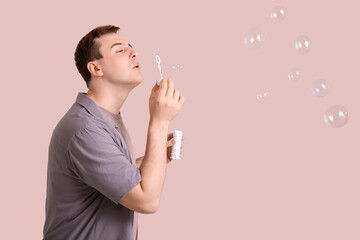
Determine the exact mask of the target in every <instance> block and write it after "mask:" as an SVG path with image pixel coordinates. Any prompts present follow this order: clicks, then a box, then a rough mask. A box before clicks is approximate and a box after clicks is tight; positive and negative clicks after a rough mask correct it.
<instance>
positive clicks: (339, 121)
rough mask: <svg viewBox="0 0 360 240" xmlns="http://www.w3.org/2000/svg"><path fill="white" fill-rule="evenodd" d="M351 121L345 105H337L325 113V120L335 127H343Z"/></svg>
mask: <svg viewBox="0 0 360 240" xmlns="http://www.w3.org/2000/svg"><path fill="white" fill-rule="evenodd" d="M348 121H349V114H348V111H347V109H346V108H345V107H343V106H341V105H335V106H332V107H330V108H328V110H326V111H325V113H324V122H325V123H326V124H327V125H328V126H330V127H333V128H339V127H343V126H344V125H345V124H346V123H347V122H348Z"/></svg>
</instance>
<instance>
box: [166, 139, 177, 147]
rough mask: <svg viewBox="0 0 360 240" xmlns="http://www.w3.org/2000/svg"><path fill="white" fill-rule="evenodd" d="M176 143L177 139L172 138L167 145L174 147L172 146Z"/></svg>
mask: <svg viewBox="0 0 360 240" xmlns="http://www.w3.org/2000/svg"><path fill="white" fill-rule="evenodd" d="M175 143H176V140H174V139H172V140H170V141H168V142H167V147H172V146H174V145H175Z"/></svg>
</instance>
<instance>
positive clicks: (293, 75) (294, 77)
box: [288, 68, 301, 82]
mask: <svg viewBox="0 0 360 240" xmlns="http://www.w3.org/2000/svg"><path fill="white" fill-rule="evenodd" d="M288 78H289V80H290V81H294V82H296V81H299V80H300V79H301V74H300V70H299V69H298V68H293V69H291V70H290V72H289V75H288Z"/></svg>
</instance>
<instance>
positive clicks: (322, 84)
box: [311, 79, 330, 97]
mask: <svg viewBox="0 0 360 240" xmlns="http://www.w3.org/2000/svg"><path fill="white" fill-rule="evenodd" d="M329 90H330V86H329V85H328V84H327V82H326V81H325V80H324V79H317V80H315V81H313V83H312V88H311V92H312V93H313V94H314V95H315V96H317V97H324V96H326V95H327V94H328V93H329Z"/></svg>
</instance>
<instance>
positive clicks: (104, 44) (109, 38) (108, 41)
mask: <svg viewBox="0 0 360 240" xmlns="http://www.w3.org/2000/svg"><path fill="white" fill-rule="evenodd" d="M96 41H97V42H99V43H100V52H102V53H104V52H105V51H110V48H111V46H112V45H113V44H114V43H117V42H126V41H125V40H124V39H123V38H122V37H121V36H120V35H119V34H117V33H109V34H105V35H102V36H101V37H100V38H97V39H96Z"/></svg>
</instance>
